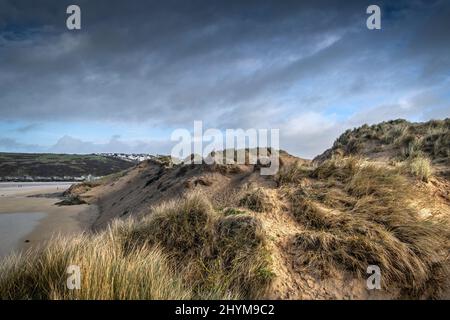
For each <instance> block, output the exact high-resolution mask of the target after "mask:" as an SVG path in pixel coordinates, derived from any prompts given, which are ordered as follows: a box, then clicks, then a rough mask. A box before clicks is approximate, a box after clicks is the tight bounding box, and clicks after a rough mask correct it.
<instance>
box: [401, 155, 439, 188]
mask: <svg viewBox="0 0 450 320" xmlns="http://www.w3.org/2000/svg"><path fill="white" fill-rule="evenodd" d="M407 167H408V169H409V172H410V173H411V174H412V175H413V176H415V177H417V178H419V179H420V180H422V181H424V182H428V180H429V179H430V177H431V175H432V174H433V167H432V165H431V161H430V159H429V158H426V157H424V156H417V157H414V158H412V159H409V160H408V161H407Z"/></svg>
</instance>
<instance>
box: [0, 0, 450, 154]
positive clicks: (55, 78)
mask: <svg viewBox="0 0 450 320" xmlns="http://www.w3.org/2000/svg"><path fill="white" fill-rule="evenodd" d="M372 2H373V3H377V4H380V6H381V7H382V13H383V16H382V18H383V19H382V27H383V29H382V30H381V31H375V32H372V31H368V30H367V28H366V26H365V20H366V17H367V15H366V13H365V9H366V8H367V6H368V5H369V4H372ZM73 3H76V4H78V5H79V6H80V7H81V10H82V30H80V31H69V30H67V29H66V27H65V19H66V17H67V15H66V13H65V9H66V7H67V6H68V5H69V4H73ZM449 8H450V5H449V3H448V2H447V1H395V2H389V3H388V2H386V3H385V2H383V1H345V2H344V1H263V0H258V1H212V0H209V1H98V0H97V1H75V2H74V1H33V2H32V1H21V0H19V1H4V0H0V114H1V120H19V121H30V122H35V121H39V122H41V121H51V120H56V121H59V120H64V121H88V122H89V121H103V120H106V121H116V122H137V123H142V122H149V123H153V124H157V125H160V126H168V127H171V126H188V127H190V126H191V125H192V121H193V120H195V119H200V120H204V121H205V122H206V123H207V124H208V125H209V126H218V127H222V128H224V127H249V126H259V127H263V126H266V127H272V126H295V125H301V119H300V118H301V116H302V115H305V114H306V115H310V112H316V113H317V115H318V116H312V117H310V116H306V118H308V117H310V118H311V119H315V120H318V121H319V123H322V120H323V119H325V120H324V121H330V123H335V122H336V120H332V118H333V116H332V114H333V113H339V112H340V111H339V110H331V111H330V110H329V109H330V108H332V107H333V106H334V105H336V104H337V103H338V102H340V103H342V101H344V102H345V101H346V99H347V98H348V97H352V98H353V99H357V98H359V99H360V100H361V101H362V100H364V99H366V100H367V102H366V103H365V105H364V106H362V105H361V103H360V104H359V105H353V108H357V107H367V108H370V112H368V113H367V117H369V116H370V114H374V113H375V114H376V112H373V111H372V110H376V108H377V106H374V105H373V103H372V101H370V99H372V98H373V97H374V96H386V95H388V94H390V93H392V92H394V93H397V92H405V94H406V93H410V92H414V91H417V90H422V89H427V90H428V89H430V87H433V86H437V85H441V86H442V85H446V86H448V82H449V79H448V75H449V69H450V63H449V55H448V52H450V41H449V40H450V39H449V33H448V32H447V31H446V30H449V27H450V26H449V21H450V19H449ZM441 89H442V88H441ZM368 99H369V100H368ZM364 101H365V100H364ZM352 103H353V102H352ZM396 103H397V101H392V104H396ZM349 104H350V101H349ZM385 106H386V103H382V104H381V105H380V108H382V110H385V109H384V108H386V107H385ZM349 107H350V106H349ZM441 110H442V107H441ZM445 110H446V109H445V107H444V112H445ZM356 111H357V114H358V119H361V120H360V121H364V120H367V118H366V119H364V115H365V112H364V110H352V111H351V112H356ZM346 112H347V111H346ZM414 112H416V114H418V113H421V110H418V109H414ZM323 114H325V115H323ZM292 118H295V119H299V120H298V121H299V123H298V124H293V123H292V122H289V120H290V119H292ZM308 119H309V118H308ZM330 119H331V120H330ZM341 125H343V124H342V123H341V124H337V125H336V126H335V127H334V128H330V129H329V130H328V132H330V133H329V135H328V136H327V137H328V138H327V139H330V137H331V136H332V135H335V134H336V131H338V130H340V128H341ZM305 134H306V133H305ZM311 134H312V133H311ZM286 135H287V136H289V134H286ZM313 138H314V137H313V136H311V139H313ZM321 139H325V138H323V137H322V138H321ZM321 146H322V144H321Z"/></svg>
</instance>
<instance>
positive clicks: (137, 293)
mask: <svg viewBox="0 0 450 320" xmlns="http://www.w3.org/2000/svg"><path fill="white" fill-rule="evenodd" d="M69 265H77V266H79V267H80V272H81V288H80V290H69V289H67V286H66V280H67V278H68V276H69V275H68V274H67V273H66V271H67V267H68V266H69ZM191 296H192V293H191V292H190V290H189V289H187V288H185V287H184V286H183V284H182V281H181V278H180V277H179V276H178V275H177V274H176V273H175V271H174V270H173V269H172V268H171V267H170V265H169V263H168V260H167V258H166V256H165V255H164V254H163V253H162V252H161V250H159V249H158V248H146V247H139V248H135V249H134V250H131V251H129V252H127V253H125V252H124V250H123V249H122V246H121V241H120V239H119V234H118V232H117V228H116V227H112V228H110V229H109V230H107V231H105V232H103V233H102V234H99V235H95V236H86V235H82V236H78V237H76V238H73V239H66V238H63V237H58V238H55V239H53V240H52V241H51V242H50V243H49V246H48V247H46V248H45V249H42V250H39V251H33V252H28V253H26V254H24V255H18V256H11V257H9V258H7V259H6V260H4V261H3V262H2V264H1V266H0V297H1V298H2V299H186V298H190V297H191Z"/></svg>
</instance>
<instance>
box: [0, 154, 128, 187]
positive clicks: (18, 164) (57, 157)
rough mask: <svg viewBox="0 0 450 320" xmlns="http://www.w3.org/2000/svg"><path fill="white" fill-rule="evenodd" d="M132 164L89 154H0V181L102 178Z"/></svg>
mask: <svg viewBox="0 0 450 320" xmlns="http://www.w3.org/2000/svg"><path fill="white" fill-rule="evenodd" d="M133 165H134V164H133V163H132V162H129V161H125V160H122V159H119V158H114V157H107V156H102V155H93V154H91V155H76V154H52V153H0V180H3V181H5V180H14V181H24V180H30V181H31V180H34V181H50V180H71V178H75V177H81V176H88V175H92V176H104V175H108V174H111V173H114V172H118V171H121V170H124V169H127V168H130V167H132V166H133Z"/></svg>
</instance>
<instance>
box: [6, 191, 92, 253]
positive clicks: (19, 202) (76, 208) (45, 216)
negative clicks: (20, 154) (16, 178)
mask: <svg viewBox="0 0 450 320" xmlns="http://www.w3.org/2000/svg"><path fill="white" fill-rule="evenodd" d="M69 186H70V183H0V215H2V214H5V215H6V214H8V216H9V217H13V216H14V213H17V214H20V215H21V216H22V218H23V215H24V214H30V219H36V216H38V217H39V220H38V221H37V222H36V223H35V224H34V225H33V228H32V230H31V231H30V232H26V234H23V235H20V237H19V235H17V234H11V237H13V238H14V239H15V240H14V241H13V243H14V244H11V246H13V247H12V248H9V247H8V248H2V249H3V253H4V252H5V250H8V251H9V250H23V249H28V248H30V247H35V246H39V245H42V244H43V243H45V242H46V241H48V240H50V239H51V238H52V236H54V235H56V234H58V233H60V234H64V235H71V234H78V233H81V232H86V231H90V228H91V226H92V224H93V222H94V221H95V220H96V219H97V216H98V209H97V206H96V205H73V206H57V205H55V203H56V202H58V201H60V200H59V199H58V198H57V197H56V195H52V197H49V196H46V197H43V196H40V197H34V195H44V194H55V193H60V192H62V191H64V190H65V189H67V188H68V187H69ZM30 196H32V197H30ZM36 213H40V214H38V215H36ZM22 220H23V219H22ZM13 223H14V222H13ZM3 227H5V228H7V226H3ZM5 228H3V229H5ZM13 229H14V228H13V226H12V225H11V230H13ZM7 236H8V235H3V237H7ZM18 237H19V240H17V239H16V238H18ZM8 246H9V245H8Z"/></svg>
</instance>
